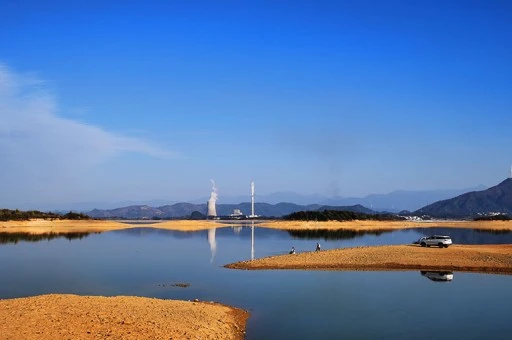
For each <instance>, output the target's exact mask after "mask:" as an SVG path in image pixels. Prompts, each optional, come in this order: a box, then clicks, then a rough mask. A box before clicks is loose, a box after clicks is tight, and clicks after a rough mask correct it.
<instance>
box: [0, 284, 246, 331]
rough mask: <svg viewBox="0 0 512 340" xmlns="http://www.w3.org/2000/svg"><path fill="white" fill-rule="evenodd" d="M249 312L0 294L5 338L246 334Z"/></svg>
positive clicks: (145, 301)
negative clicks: (1, 295) (5, 296)
mask: <svg viewBox="0 0 512 340" xmlns="http://www.w3.org/2000/svg"><path fill="white" fill-rule="evenodd" d="M247 318H248V313H247V312H246V311H243V310H241V309H238V308H232V307H228V306H225V305H221V304H217V303H207V302H188V301H177V300H159V299H152V298H142V297H127V296H118V297H102V296H78V295H56V294H51V295H41V296H35V297H27V298H18V299H7V300H0V332H1V333H0V334H1V335H0V338H2V339H98V338H102V339H106V338H108V339H243V338H244V337H245V324H246V321H247Z"/></svg>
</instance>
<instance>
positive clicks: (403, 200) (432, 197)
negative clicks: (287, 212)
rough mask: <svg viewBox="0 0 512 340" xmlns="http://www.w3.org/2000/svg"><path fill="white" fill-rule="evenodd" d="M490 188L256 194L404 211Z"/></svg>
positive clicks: (228, 200)
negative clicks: (358, 193) (353, 194)
mask: <svg viewBox="0 0 512 340" xmlns="http://www.w3.org/2000/svg"><path fill="white" fill-rule="evenodd" d="M484 189H487V187H485V186H484V185H478V186H476V187H471V188H466V189H440V190H416V191H413V190H396V191H392V192H390V193H387V194H371V195H367V196H364V197H341V196H333V197H327V196H323V195H317V194H314V195H302V194H298V193H296V192H292V191H282V192H275V193H271V194H268V195H256V201H257V202H266V203H269V204H277V203H282V202H289V203H294V204H299V205H313V204H318V205H330V206H353V205H356V204H360V205H363V206H365V207H368V208H369V209H372V210H375V211H389V212H399V211H402V210H408V211H414V210H417V209H420V208H422V207H424V206H426V205H428V204H431V203H434V202H437V201H440V200H445V199H449V198H452V197H455V196H458V195H461V194H464V193H466V192H468V191H478V190H484ZM207 200H208V197H203V198H200V199H196V200H192V201H190V202H191V203H196V204H200V203H203V202H206V201H207ZM249 200H250V197H249V196H222V195H220V196H219V202H220V203H222V204H236V203H239V202H246V201H249Z"/></svg>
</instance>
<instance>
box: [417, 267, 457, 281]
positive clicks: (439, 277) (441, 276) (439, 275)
mask: <svg viewBox="0 0 512 340" xmlns="http://www.w3.org/2000/svg"><path fill="white" fill-rule="evenodd" d="M420 273H421V275H422V276H424V277H426V278H428V279H429V280H432V281H435V282H450V281H451V280H453V272H450V271H423V270H422V271H421V272H420Z"/></svg>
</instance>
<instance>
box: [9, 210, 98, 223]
mask: <svg viewBox="0 0 512 340" xmlns="http://www.w3.org/2000/svg"><path fill="white" fill-rule="evenodd" d="M31 219H45V220H90V219H91V217H89V216H88V215H86V214H83V213H76V212H72V211H70V212H68V213H67V214H64V215H62V214H58V213H54V212H42V211H39V210H29V211H21V210H18V209H16V210H10V209H0V221H28V220H31Z"/></svg>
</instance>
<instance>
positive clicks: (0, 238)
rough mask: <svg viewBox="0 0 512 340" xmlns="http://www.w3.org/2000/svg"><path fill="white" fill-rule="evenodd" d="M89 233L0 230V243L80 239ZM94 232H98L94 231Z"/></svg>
mask: <svg viewBox="0 0 512 340" xmlns="http://www.w3.org/2000/svg"><path fill="white" fill-rule="evenodd" d="M89 234H91V233H45V234H38V235H35V234H30V233H2V232H0V244H8V243H14V244H17V243H18V242H20V241H25V242H39V241H44V240H48V241H49V240H53V239H56V238H61V237H62V238H66V239H68V240H70V241H71V240H76V239H79V240H81V239H82V238H84V237H87V236H88V235H89ZM94 234H100V232H95V233H94Z"/></svg>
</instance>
